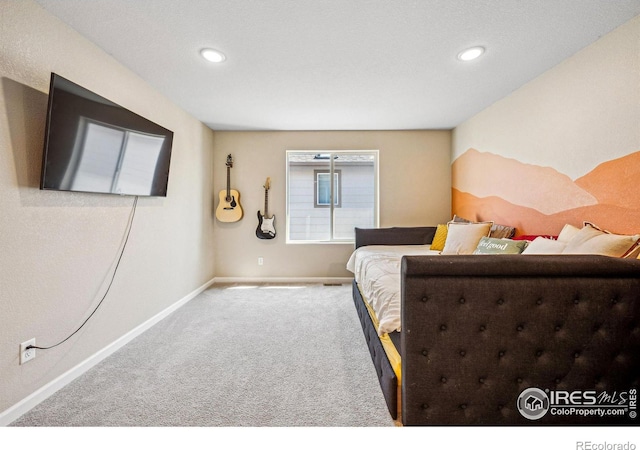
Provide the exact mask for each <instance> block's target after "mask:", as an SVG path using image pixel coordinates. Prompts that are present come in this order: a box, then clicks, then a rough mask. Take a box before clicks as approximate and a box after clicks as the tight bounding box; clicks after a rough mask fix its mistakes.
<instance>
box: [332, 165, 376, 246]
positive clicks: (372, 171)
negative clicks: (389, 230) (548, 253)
mask: <svg viewBox="0 0 640 450" xmlns="http://www.w3.org/2000/svg"><path fill="white" fill-rule="evenodd" d="M335 167H336V169H340V171H341V175H342V177H341V195H342V198H341V203H340V208H335V209H334V235H333V238H334V239H353V238H354V228H355V227H359V228H374V227H375V226H376V217H375V213H376V204H375V203H376V196H375V193H376V165H375V156H374V155H357V158H356V157H355V156H353V157H352V158H349V159H345V160H343V161H341V158H340V157H339V158H338V159H337V160H336V161H335Z"/></svg>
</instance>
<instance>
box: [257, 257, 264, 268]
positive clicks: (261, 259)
mask: <svg viewBox="0 0 640 450" xmlns="http://www.w3.org/2000/svg"><path fill="white" fill-rule="evenodd" d="M263 264H264V259H263V258H262V256H259V257H258V265H259V266H261V265H263Z"/></svg>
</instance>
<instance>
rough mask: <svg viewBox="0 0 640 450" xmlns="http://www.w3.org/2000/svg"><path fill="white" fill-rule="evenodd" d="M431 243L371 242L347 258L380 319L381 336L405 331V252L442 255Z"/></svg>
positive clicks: (358, 282)
mask: <svg viewBox="0 0 640 450" xmlns="http://www.w3.org/2000/svg"><path fill="white" fill-rule="evenodd" d="M430 248H431V245H430V244H426V245H367V246H364V247H359V248H357V249H356V250H355V251H354V252H353V253H352V254H351V256H350V257H349V260H348V261H347V270H349V271H350V272H352V273H353V275H354V279H355V281H356V283H357V284H358V287H359V289H360V292H361V294H362V297H363V299H364V300H365V301H366V303H367V306H368V307H370V308H371V310H372V311H373V315H374V316H375V318H376V319H377V322H378V323H377V332H378V336H380V337H383V336H384V335H385V334H388V333H393V332H394V331H398V332H399V331H401V317H400V305H401V298H400V266H401V263H402V256H404V255H438V254H439V253H440V252H438V251H435V250H431V249H430Z"/></svg>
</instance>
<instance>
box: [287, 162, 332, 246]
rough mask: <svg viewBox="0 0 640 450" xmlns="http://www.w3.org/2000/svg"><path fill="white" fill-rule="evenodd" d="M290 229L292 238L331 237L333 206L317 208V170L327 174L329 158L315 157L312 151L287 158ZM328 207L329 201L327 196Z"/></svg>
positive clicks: (325, 239) (316, 238) (314, 239)
mask: <svg viewBox="0 0 640 450" xmlns="http://www.w3.org/2000/svg"><path fill="white" fill-rule="evenodd" d="M288 161H289V166H288V192H287V202H288V205H287V209H288V216H287V218H288V231H289V236H288V238H289V240H290V241H328V240H330V239H331V209H330V208H329V207H326V208H316V198H315V197H316V176H315V173H314V170H322V171H326V172H327V173H328V172H329V170H330V166H329V164H330V161H329V159H328V158H327V159H317V158H316V159H314V155H313V154H304V153H303V154H298V153H296V154H290V155H289V157H288ZM326 204H327V206H329V201H328V198H327V203H326Z"/></svg>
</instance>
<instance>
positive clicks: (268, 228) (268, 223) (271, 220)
mask: <svg viewBox="0 0 640 450" xmlns="http://www.w3.org/2000/svg"><path fill="white" fill-rule="evenodd" d="M270 187H271V178H267V181H266V183H265V184H264V214H260V211H258V228H256V236H258V239H273V238H274V237H276V227H275V220H276V216H274V215H272V216H271V217H269V188H270Z"/></svg>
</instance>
